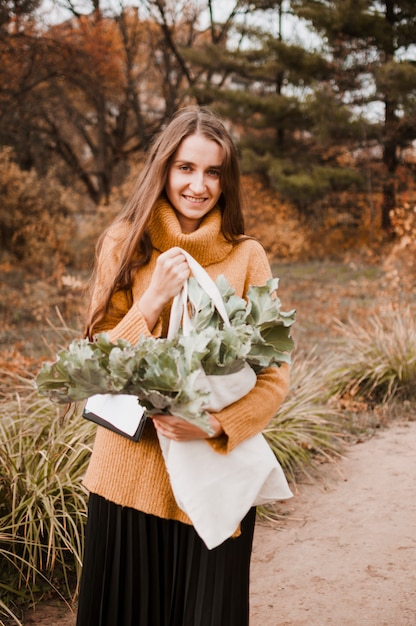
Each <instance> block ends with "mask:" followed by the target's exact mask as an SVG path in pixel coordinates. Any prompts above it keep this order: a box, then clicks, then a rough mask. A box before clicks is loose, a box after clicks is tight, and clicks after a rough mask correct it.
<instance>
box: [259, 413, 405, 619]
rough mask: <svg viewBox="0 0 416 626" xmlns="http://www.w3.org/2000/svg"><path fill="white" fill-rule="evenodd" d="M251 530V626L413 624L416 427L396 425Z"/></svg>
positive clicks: (355, 449) (349, 452)
mask: <svg viewBox="0 0 416 626" xmlns="http://www.w3.org/2000/svg"><path fill="white" fill-rule="evenodd" d="M287 508H288V509H290V510H291V514H290V516H289V517H288V518H287V520H286V521H285V522H284V523H283V527H282V529H281V530H276V529H273V528H270V527H264V526H261V525H257V527H256V533H255V546H254V553H253V562H252V586H251V598H252V600H251V615H252V618H251V622H250V624H251V626H289V625H290V626H303V625H306V624H307V625H308V626H329V625H331V626H332V625H334V626H335V625H336V626H415V625H416V422H396V423H393V424H391V425H390V427H389V428H388V429H386V430H383V431H380V432H377V434H376V435H375V436H374V437H373V438H371V439H370V440H369V441H366V442H365V443H363V444H357V445H355V446H353V447H351V448H349V449H348V450H347V454H346V457H345V458H344V459H343V460H342V461H341V462H340V463H337V465H336V469H335V467H333V466H330V467H327V468H325V477H324V479H323V480H322V481H320V482H319V483H317V484H313V485H300V486H299V493H298V494H297V495H296V497H295V498H294V499H293V500H291V501H288V502H287Z"/></svg>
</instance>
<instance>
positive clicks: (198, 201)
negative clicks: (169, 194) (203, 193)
mask: <svg viewBox="0 0 416 626" xmlns="http://www.w3.org/2000/svg"><path fill="white" fill-rule="evenodd" d="M185 198H186V199H187V200H189V202H195V203H201V202H204V200H205V198H194V197H193V196H185Z"/></svg>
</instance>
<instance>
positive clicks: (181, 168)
mask: <svg viewBox="0 0 416 626" xmlns="http://www.w3.org/2000/svg"><path fill="white" fill-rule="evenodd" d="M178 169H179V171H181V172H189V171H190V169H191V167H190V166H189V165H185V164H184V165H180V166H179V168H178Z"/></svg>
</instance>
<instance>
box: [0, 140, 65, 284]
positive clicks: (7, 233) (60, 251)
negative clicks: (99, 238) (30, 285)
mask: <svg viewBox="0 0 416 626" xmlns="http://www.w3.org/2000/svg"><path fill="white" fill-rule="evenodd" d="M0 194H1V197H2V202H1V206H0V233H1V238H0V241H1V249H2V251H3V255H4V253H5V252H7V254H8V255H9V258H10V259H11V260H13V261H14V262H16V261H17V262H19V263H21V264H22V265H23V266H25V267H28V268H30V269H31V271H32V272H34V273H42V272H48V273H55V272H56V268H57V267H59V266H61V265H64V264H68V263H71V262H72V261H73V260H74V259H73V253H72V249H71V241H72V240H73V239H74V234H75V229H76V222H75V212H76V209H77V207H76V202H75V197H74V196H73V195H72V194H71V193H70V192H69V191H68V190H66V189H64V188H63V187H62V186H61V185H60V184H59V183H58V182H57V181H56V180H55V179H54V178H53V175H52V174H51V175H48V176H47V177H45V178H44V179H39V177H38V175H37V174H36V173H35V172H32V171H31V172H25V171H22V170H20V169H19V167H18V166H17V165H16V163H14V161H13V154H12V151H11V150H10V149H9V148H3V149H1V150H0Z"/></svg>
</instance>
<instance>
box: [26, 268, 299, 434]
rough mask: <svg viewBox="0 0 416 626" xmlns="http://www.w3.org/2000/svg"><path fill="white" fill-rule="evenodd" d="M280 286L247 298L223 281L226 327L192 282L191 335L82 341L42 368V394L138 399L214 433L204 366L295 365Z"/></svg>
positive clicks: (65, 398) (222, 370)
mask: <svg viewBox="0 0 416 626" xmlns="http://www.w3.org/2000/svg"><path fill="white" fill-rule="evenodd" d="M277 284H278V283H277V279H270V280H269V281H267V283H266V284H265V285H263V286H260V287H251V288H250V289H249V290H248V293H247V301H245V300H244V299H242V298H239V297H237V296H236V295H235V291H234V290H233V289H232V288H231V287H230V285H229V284H228V282H227V281H226V279H225V278H224V277H223V276H221V277H219V278H218V280H217V285H218V287H219V289H220V292H221V295H222V297H223V299H224V303H225V306H226V309H227V313H228V315H229V320H230V324H229V325H225V324H224V322H223V320H222V319H221V317H220V316H219V315H218V313H217V311H216V310H215V308H214V306H213V304H212V302H211V299H210V298H209V296H208V295H207V294H206V293H205V291H204V290H202V289H201V288H200V287H199V285H198V283H197V282H196V281H195V280H194V279H191V280H190V281H189V300H190V303H191V316H192V326H193V330H192V332H191V334H190V335H188V336H184V335H183V334H181V333H179V334H178V335H177V336H176V337H175V338H173V339H156V338H154V337H152V336H150V337H145V336H141V337H140V339H139V341H138V342H137V344H136V345H134V346H133V345H132V344H131V343H129V342H128V341H126V340H123V339H120V340H118V341H116V342H114V343H112V342H111V341H110V339H109V337H108V335H107V334H106V333H101V334H100V335H98V337H97V339H96V340H95V341H92V342H91V341H88V340H87V339H79V340H74V341H73V342H72V343H71V344H70V346H69V348H68V350H61V351H60V352H59V353H58V356H57V360H56V361H55V362H54V363H52V364H50V363H45V364H44V365H43V366H42V368H41V370H40V372H39V374H38V376H37V378H36V384H37V388H38V391H39V393H40V394H42V395H47V396H50V397H51V398H52V399H53V400H55V401H58V402H74V401H77V400H83V399H85V398H87V397H89V396H92V395H94V394H103V393H113V394H117V393H123V394H131V395H136V396H138V398H139V400H140V402H141V403H142V404H143V405H144V406H146V408H147V409H148V410H149V411H170V412H171V413H174V414H175V415H178V416H181V417H183V418H184V419H187V420H190V421H194V422H196V423H197V424H198V425H199V426H200V427H201V428H206V429H209V422H208V416H207V413H206V411H205V409H204V404H205V402H206V392H204V391H203V390H201V389H200V388H199V387H198V385H196V380H197V378H198V376H199V374H200V371H201V367H202V368H203V370H204V371H205V373H207V374H211V375H222V374H227V373H231V372H234V371H236V370H238V369H239V368H241V367H242V365H243V363H244V361H247V362H248V363H249V364H250V365H251V366H252V367H253V368H254V369H256V370H257V371H258V370H259V369H261V368H263V367H267V366H270V365H279V364H280V363H282V362H290V354H289V353H290V351H291V349H292V347H293V340H292V338H291V337H290V327H291V325H292V324H293V323H294V320H295V312H294V311H290V312H288V313H285V312H282V311H281V310H280V300H279V299H278V298H276V297H275V296H274V292H275V291H276V288H277Z"/></svg>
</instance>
